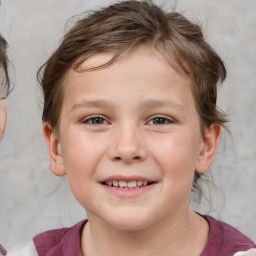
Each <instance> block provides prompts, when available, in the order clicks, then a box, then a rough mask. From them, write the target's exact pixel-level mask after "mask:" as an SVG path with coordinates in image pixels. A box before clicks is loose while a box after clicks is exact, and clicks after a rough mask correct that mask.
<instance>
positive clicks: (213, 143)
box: [196, 124, 221, 173]
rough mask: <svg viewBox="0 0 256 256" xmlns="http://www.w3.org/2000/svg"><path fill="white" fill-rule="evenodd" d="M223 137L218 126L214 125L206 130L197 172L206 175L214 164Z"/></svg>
mask: <svg viewBox="0 0 256 256" xmlns="http://www.w3.org/2000/svg"><path fill="white" fill-rule="evenodd" d="M220 135H221V127H220V125H218V124H212V125H211V126H210V127H209V128H206V129H205V136H204V138H203V147H202V150H201V151H200V154H199V156H198V159H197V165H196V172H198V173H204V172H205V171H206V170H207V169H208V168H209V166H210V165H211V164H212V162H213V160H214V158H215V156H216V153H217V147H218V143H219V139H220Z"/></svg>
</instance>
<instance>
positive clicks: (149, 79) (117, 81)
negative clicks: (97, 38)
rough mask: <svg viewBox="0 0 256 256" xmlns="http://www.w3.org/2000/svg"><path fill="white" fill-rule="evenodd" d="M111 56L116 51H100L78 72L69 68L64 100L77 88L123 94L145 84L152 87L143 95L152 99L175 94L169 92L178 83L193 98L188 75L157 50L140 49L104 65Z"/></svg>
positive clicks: (100, 92)
mask: <svg viewBox="0 0 256 256" xmlns="http://www.w3.org/2000/svg"><path fill="white" fill-rule="evenodd" d="M112 57H113V53H102V54H97V55H94V56H92V57H91V58H89V59H88V60H86V61H84V62H83V63H82V64H81V65H80V67H79V69H78V70H77V71H75V70H70V71H69V72H68V74H67V76H66V78H65V80H64V83H63V84H64V99H65V98H67V97H68V98H69V96H70V95H72V94H73V93H75V91H76V90H78V88H79V90H80V91H83V92H84V93H87V94H89V93H92V92H93V93H97V94H98V95H100V96H101V97H103V95H104V93H107V92H109V91H110V90H114V93H115V94H117V92H119V93H120V94H122V93H124V91H127V92H128V90H130V89H131V90H136V89H139V88H140V89H141V87H143V86H144V87H145V88H146V87H147V86H148V88H150V90H148V91H147V92H145V95H143V97H144V96H145V97H148V98H149V97H150V96H152V94H154V95H153V96H157V95H158V94H159V95H160V94H161V93H162V92H164V94H166V95H165V96H166V97H174V95H171V93H170V91H169V93H170V95H168V93H167V92H168V90H169V89H170V87H175V86H176V87H177V88H178V89H179V90H180V91H182V93H183V94H184V95H182V96H184V97H185V96H188V94H189V96H188V97H191V81H190V79H189V77H188V76H185V75H181V74H180V73H178V72H177V71H176V70H175V69H174V68H173V67H172V66H171V65H170V64H169V63H168V62H167V60H166V58H165V57H163V55H162V54H160V52H159V51H157V50H156V49H154V48H149V47H147V48H146V47H143V48H142V47H141V48H137V49H135V50H133V51H131V52H129V53H128V54H126V55H124V56H122V58H120V59H118V60H117V61H116V62H114V63H112V64H111V65H109V66H107V67H104V68H102V67H101V66H102V65H104V64H106V63H107V62H109V61H110V60H111V58H112ZM98 67H99V68H98ZM91 69H93V70H91ZM140 85H143V86H141V87H140ZM165 92H166V93H165ZM77 94H78V93H77ZM150 94H151V95H150ZM120 96H121V95H120ZM145 97H144V98H145Z"/></svg>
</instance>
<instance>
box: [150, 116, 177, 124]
mask: <svg viewBox="0 0 256 256" xmlns="http://www.w3.org/2000/svg"><path fill="white" fill-rule="evenodd" d="M156 120H158V121H160V123H154V121H156ZM162 121H163V122H164V123H163V122H162ZM150 122H153V123H150ZM172 123H174V120H173V119H171V118H169V117H165V116H154V117H153V118H151V119H150V120H149V121H148V122H147V124H149V125H166V124H172Z"/></svg>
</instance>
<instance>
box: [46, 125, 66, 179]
mask: <svg viewBox="0 0 256 256" xmlns="http://www.w3.org/2000/svg"><path fill="white" fill-rule="evenodd" d="M43 132H44V137H45V140H46V143H47V147H48V152H49V158H50V169H51V171H52V173H53V174H55V175H57V176H64V175H66V171H65V167H64V162H63V156H62V151H61V144H60V141H59V139H58V138H57V136H56V133H55V132H54V131H53V129H52V128H51V126H50V124H49V123H44V125H43Z"/></svg>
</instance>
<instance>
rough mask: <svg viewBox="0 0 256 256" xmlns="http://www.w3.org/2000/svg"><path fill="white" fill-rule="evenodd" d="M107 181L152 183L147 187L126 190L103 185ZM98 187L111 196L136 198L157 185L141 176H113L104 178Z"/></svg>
mask: <svg viewBox="0 0 256 256" xmlns="http://www.w3.org/2000/svg"><path fill="white" fill-rule="evenodd" d="M109 180H118V181H120V180H122V181H127V182H128V181H134V180H141V181H148V182H152V183H151V184H149V185H147V186H141V187H139V188H135V189H127V188H119V187H113V186H107V185H104V184H103V183H104V182H106V181H109ZM99 183H100V185H101V186H102V187H103V188H104V189H105V190H106V191H107V192H108V193H110V194H111V195H114V196H116V197H119V198H136V197H139V196H142V195H143V194H145V193H147V192H148V191H150V190H152V189H153V188H154V187H155V185H156V184H157V182H156V181H154V180H152V179H149V178H146V177H141V176H129V177H128V176H122V175H115V176H109V177H107V178H104V179H102V180H100V181H99Z"/></svg>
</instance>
